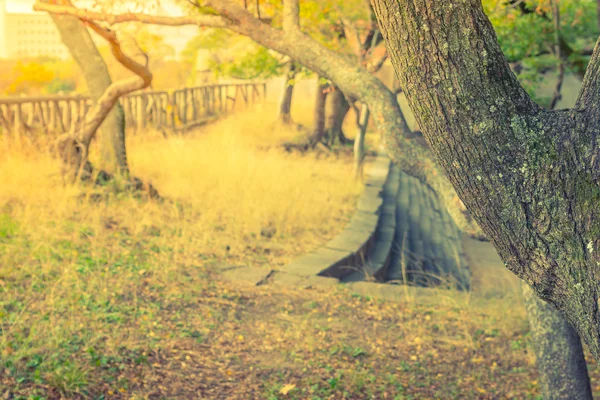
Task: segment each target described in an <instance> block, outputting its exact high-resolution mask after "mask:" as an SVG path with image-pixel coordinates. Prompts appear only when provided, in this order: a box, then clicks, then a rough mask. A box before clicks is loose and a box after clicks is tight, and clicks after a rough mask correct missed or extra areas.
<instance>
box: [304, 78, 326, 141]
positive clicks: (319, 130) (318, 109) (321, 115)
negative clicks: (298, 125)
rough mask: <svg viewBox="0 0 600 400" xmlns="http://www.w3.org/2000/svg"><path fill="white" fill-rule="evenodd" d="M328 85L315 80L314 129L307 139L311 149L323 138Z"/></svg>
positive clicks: (321, 80)
mask: <svg viewBox="0 0 600 400" xmlns="http://www.w3.org/2000/svg"><path fill="white" fill-rule="evenodd" d="M328 88H329V84H328V83H327V82H323V78H322V77H320V76H319V79H317V91H316V94H315V111H314V118H315V121H314V128H313V133H312V135H311V137H310V139H309V142H310V145H311V146H312V147H314V146H316V145H317V144H318V143H320V142H321V140H323V136H325V106H326V104H327V89H328Z"/></svg>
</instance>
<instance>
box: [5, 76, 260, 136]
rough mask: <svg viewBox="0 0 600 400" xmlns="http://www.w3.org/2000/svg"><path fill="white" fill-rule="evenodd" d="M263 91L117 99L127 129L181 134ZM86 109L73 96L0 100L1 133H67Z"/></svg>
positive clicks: (87, 104) (254, 86)
mask: <svg viewBox="0 0 600 400" xmlns="http://www.w3.org/2000/svg"><path fill="white" fill-rule="evenodd" d="M266 91H267V86H266V83H264V82H258V83H222V84H213V85H204V86H197V87H190V88H184V89H178V90H174V91H140V92H134V93H131V94H128V95H126V96H123V97H122V98H121V99H120V103H121V105H122V106H123V110H124V112H125V121H126V124H127V127H128V128H133V129H135V130H136V131H140V130H142V129H145V128H149V127H153V128H157V129H164V128H167V129H172V130H183V129H187V128H190V127H193V126H196V125H200V124H202V123H204V122H206V121H207V120H210V119H213V118H217V117H219V116H221V115H224V114H228V113H231V112H232V111H234V110H237V109H241V107H244V106H248V105H250V104H252V103H256V102H258V101H262V100H264V99H265V98H266ZM92 105H93V102H92V100H91V99H90V98H89V97H86V96H77V95H75V96H74V95H56V96H38V97H0V128H1V132H2V133H3V134H4V135H6V134H8V135H14V136H15V137H20V135H22V134H27V133H31V132H35V131H42V132H44V133H50V134H61V133H66V132H71V131H72V130H73V129H74V128H75V127H76V125H77V123H78V122H79V121H81V120H82V119H83V118H85V116H86V114H87V112H88V111H89V110H90V108H91V107H92Z"/></svg>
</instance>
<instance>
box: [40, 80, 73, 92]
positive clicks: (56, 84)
mask: <svg viewBox="0 0 600 400" xmlns="http://www.w3.org/2000/svg"><path fill="white" fill-rule="evenodd" d="M76 88H77V82H75V80H73V79H68V80H63V79H59V78H54V80H52V82H50V83H49V84H48V86H46V92H47V93H48V94H57V93H69V92H73V91H75V89H76Z"/></svg>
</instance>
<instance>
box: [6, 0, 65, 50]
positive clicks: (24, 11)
mask: <svg viewBox="0 0 600 400" xmlns="http://www.w3.org/2000/svg"><path fill="white" fill-rule="evenodd" d="M32 6H33V3H32V2H18V1H10V0H0V58H21V57H38V56H51V57H57V58H67V57H69V51H68V49H67V47H66V46H65V45H64V44H63V42H62V41H61V39H60V35H59V33H58V30H57V29H56V26H55V25H54V22H52V18H51V17H50V15H48V13H45V12H35V11H33V10H32Z"/></svg>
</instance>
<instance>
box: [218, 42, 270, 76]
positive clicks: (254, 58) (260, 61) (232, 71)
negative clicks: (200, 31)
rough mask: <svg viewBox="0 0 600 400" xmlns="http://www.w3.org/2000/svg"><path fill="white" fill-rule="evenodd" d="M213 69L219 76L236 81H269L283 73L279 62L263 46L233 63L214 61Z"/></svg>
mask: <svg viewBox="0 0 600 400" xmlns="http://www.w3.org/2000/svg"><path fill="white" fill-rule="evenodd" d="M213 67H214V69H215V71H216V72H217V74H218V75H220V76H225V77H232V78H236V79H258V78H262V79H267V78H270V77H273V76H276V75H278V74H279V73H280V72H281V63H280V62H279V60H278V59H276V58H275V57H273V55H272V54H271V53H270V52H269V50H267V49H266V48H264V47H262V46H261V47H258V48H257V49H256V50H255V51H253V52H249V53H246V54H244V55H243V56H242V57H241V58H240V59H238V60H235V61H233V62H229V63H218V62H215V61H213Z"/></svg>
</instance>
